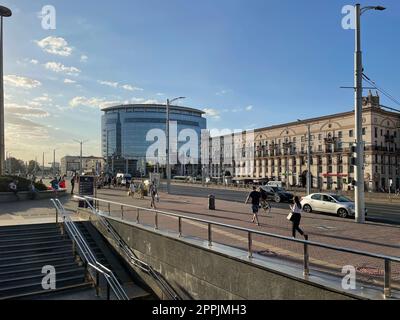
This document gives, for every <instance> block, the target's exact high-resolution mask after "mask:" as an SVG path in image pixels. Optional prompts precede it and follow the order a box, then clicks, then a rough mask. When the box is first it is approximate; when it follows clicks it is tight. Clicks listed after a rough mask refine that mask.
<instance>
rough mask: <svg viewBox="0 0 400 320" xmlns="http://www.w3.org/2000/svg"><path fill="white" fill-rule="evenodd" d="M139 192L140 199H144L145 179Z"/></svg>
mask: <svg viewBox="0 0 400 320" xmlns="http://www.w3.org/2000/svg"><path fill="white" fill-rule="evenodd" d="M139 194H140V199H142V200H143V199H144V183H143V181H142V182H140V185H139Z"/></svg>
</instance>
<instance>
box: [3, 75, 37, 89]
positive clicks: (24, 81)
mask: <svg viewBox="0 0 400 320" xmlns="http://www.w3.org/2000/svg"><path fill="white" fill-rule="evenodd" d="M4 82H5V84H6V85H10V86H13V87H19V88H25V89H32V88H36V87H40V86H41V85H42V84H41V82H40V81H37V80H34V79H30V78H27V77H21V76H16V75H6V76H5V77H4Z"/></svg>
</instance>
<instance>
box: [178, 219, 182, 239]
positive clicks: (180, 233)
mask: <svg viewBox="0 0 400 320" xmlns="http://www.w3.org/2000/svg"><path fill="white" fill-rule="evenodd" d="M178 233H179V238H182V217H178Z"/></svg>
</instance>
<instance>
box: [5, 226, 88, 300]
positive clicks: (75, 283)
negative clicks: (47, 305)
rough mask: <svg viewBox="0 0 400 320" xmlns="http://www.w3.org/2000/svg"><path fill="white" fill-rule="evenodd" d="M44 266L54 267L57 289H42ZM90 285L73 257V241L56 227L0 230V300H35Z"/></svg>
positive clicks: (26, 227) (83, 270) (82, 269)
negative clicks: (44, 295) (45, 295)
mask: <svg viewBox="0 0 400 320" xmlns="http://www.w3.org/2000/svg"><path fill="white" fill-rule="evenodd" d="M44 266H52V267H54V268H55V271H56V275H55V277H56V290H51V291H48V290H44V289H43V287H42V280H43V278H44V277H45V275H46V274H42V268H43V267H44ZM91 285H92V284H91V283H89V282H88V281H87V280H86V274H85V269H84V268H83V267H82V266H81V265H80V264H79V263H78V262H77V261H76V259H75V257H74V255H73V252H72V241H71V240H70V239H68V238H67V237H66V236H64V235H62V234H61V231H60V229H59V228H58V226H57V225H56V224H38V225H23V226H9V227H0V300H2V299H21V298H26V299H34V298H35V297H37V296H39V295H41V294H51V293H53V292H60V291H65V290H67V291H69V290H75V289H77V288H87V287H88V286H91Z"/></svg>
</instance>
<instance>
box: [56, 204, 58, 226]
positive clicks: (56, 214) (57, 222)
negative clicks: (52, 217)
mask: <svg viewBox="0 0 400 320" xmlns="http://www.w3.org/2000/svg"><path fill="white" fill-rule="evenodd" d="M56 224H58V209H57V208H56Z"/></svg>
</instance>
